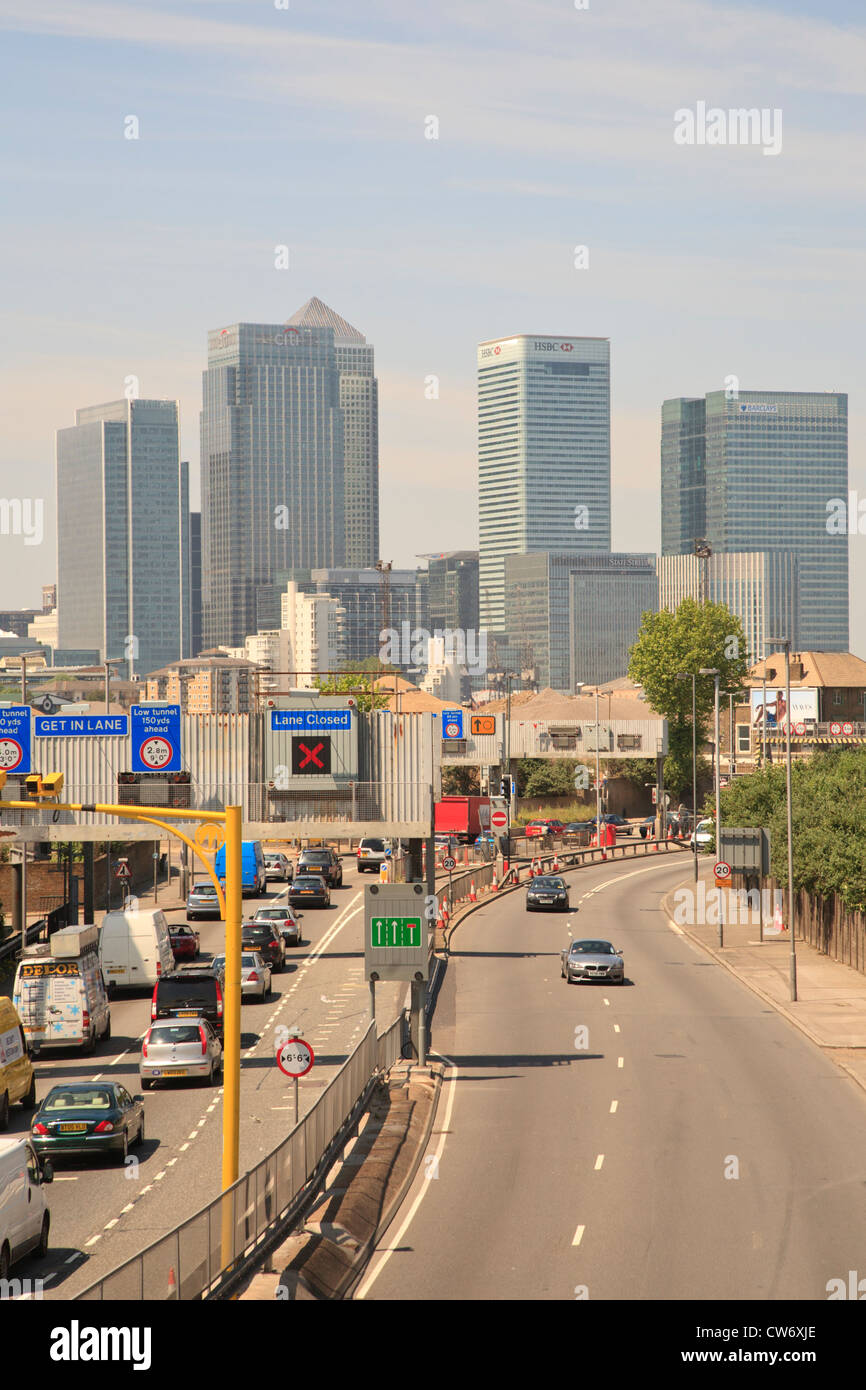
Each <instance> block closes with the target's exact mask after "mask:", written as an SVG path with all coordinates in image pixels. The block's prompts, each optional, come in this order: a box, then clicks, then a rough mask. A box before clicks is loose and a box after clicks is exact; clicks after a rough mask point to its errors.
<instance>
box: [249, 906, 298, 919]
mask: <svg viewBox="0 0 866 1390" xmlns="http://www.w3.org/2000/svg"><path fill="white" fill-rule="evenodd" d="M290 915H291V914H290V913H288V912H287V911H286V910H285V908H283V907H262V908H260V909H259V911H258V912H257V913H256V916H257V917H261V919H262V921H263V922H282V921H284V919H285V918H286V917H289V916H290Z"/></svg>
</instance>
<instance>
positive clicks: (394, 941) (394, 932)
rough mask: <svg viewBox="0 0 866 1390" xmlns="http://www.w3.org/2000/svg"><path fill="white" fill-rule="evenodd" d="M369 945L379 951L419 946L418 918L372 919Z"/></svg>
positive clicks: (419, 921)
mask: <svg viewBox="0 0 866 1390" xmlns="http://www.w3.org/2000/svg"><path fill="white" fill-rule="evenodd" d="M370 945H371V946H374V947H378V948H379V949H380V950H388V949H391V948H393V947H405V946H420V945H421V918H420V917H373V918H372V919H371V922H370Z"/></svg>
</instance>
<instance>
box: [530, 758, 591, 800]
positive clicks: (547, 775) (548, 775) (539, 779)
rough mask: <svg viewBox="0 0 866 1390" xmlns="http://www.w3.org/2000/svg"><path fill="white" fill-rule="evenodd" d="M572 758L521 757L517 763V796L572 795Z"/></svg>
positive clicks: (573, 764) (574, 766) (573, 762)
mask: <svg viewBox="0 0 866 1390" xmlns="http://www.w3.org/2000/svg"><path fill="white" fill-rule="evenodd" d="M576 767H577V763H576V761H575V760H574V758H521V760H520V762H519V763H518V764H517V776H516V781H517V792H518V795H519V796H572V795H573V794H574V769H575V768H576Z"/></svg>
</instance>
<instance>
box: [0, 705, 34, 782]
mask: <svg viewBox="0 0 866 1390" xmlns="http://www.w3.org/2000/svg"><path fill="white" fill-rule="evenodd" d="M32 713H33V710H32V709H31V707H30V705H8V706H7V707H6V708H4V709H0V772H15V773H24V772H29V771H30V716H31V714H32Z"/></svg>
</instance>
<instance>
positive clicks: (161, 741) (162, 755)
mask: <svg viewBox="0 0 866 1390" xmlns="http://www.w3.org/2000/svg"><path fill="white" fill-rule="evenodd" d="M130 718H131V721H132V771H133V772H181V771H182V770H183V769H182V767H181V761H180V705H155V706H150V705H133V706H132V709H131V710H130Z"/></svg>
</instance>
